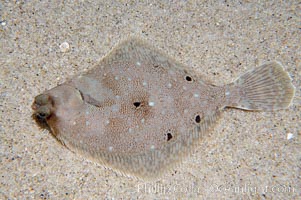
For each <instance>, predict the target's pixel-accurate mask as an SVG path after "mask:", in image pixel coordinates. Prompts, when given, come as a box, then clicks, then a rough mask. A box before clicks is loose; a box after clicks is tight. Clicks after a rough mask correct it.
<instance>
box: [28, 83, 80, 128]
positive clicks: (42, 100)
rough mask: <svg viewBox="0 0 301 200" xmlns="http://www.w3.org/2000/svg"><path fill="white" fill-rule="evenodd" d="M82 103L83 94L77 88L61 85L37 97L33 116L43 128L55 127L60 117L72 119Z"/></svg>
mask: <svg viewBox="0 0 301 200" xmlns="http://www.w3.org/2000/svg"><path fill="white" fill-rule="evenodd" d="M82 104H83V100H82V95H81V93H80V92H79V91H78V90H77V89H76V88H74V87H71V86H68V85H66V84H64V85H59V86H57V87H55V88H53V89H51V90H48V91H45V92H44V93H42V94H40V95H38V96H36V97H35V99H34V102H33V104H32V109H33V111H34V113H33V118H34V119H35V120H36V121H37V122H38V124H39V125H40V126H41V127H43V128H45V126H46V127H47V126H50V127H55V126H53V125H54V123H56V122H57V121H58V119H70V118H71V117H72V116H74V115H75V114H76V113H75V112H76V111H77V110H78V109H79V107H80V106H81V105H82Z"/></svg>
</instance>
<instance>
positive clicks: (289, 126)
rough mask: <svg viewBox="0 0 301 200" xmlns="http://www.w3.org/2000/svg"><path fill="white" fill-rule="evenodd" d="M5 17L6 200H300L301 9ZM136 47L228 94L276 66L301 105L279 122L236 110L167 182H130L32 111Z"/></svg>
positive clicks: (2, 128)
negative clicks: (121, 45)
mask: <svg viewBox="0 0 301 200" xmlns="http://www.w3.org/2000/svg"><path fill="white" fill-rule="evenodd" d="M213 2H215V3H213ZM0 9H1V10H0V13H1V16H0V20H1V23H0V66H1V70H0V109H1V112H0V113H1V118H0V136H1V139H0V154H1V157H0V158H1V161H0V162H1V164H0V175H1V177H0V199H300V196H301V189H300V188H301V177H300V176H301V170H300V167H301V145H300V134H301V120H300V117H301V116H300V115H301V108H300V106H301V103H300V100H301V99H300V75H301V69H300V68H301V61H300V58H301V51H300V50H301V49H300V46H301V42H300V41H301V30H300V28H301V16H300V14H301V5H300V1H286V2H282V1H260V2H257V3H252V1H208V2H207V3H200V2H199V1H160V3H159V2H157V1H151V0H149V1H143V2H142V1H141V3H134V2H128V1H119V2H110V1H84V0H82V1H64V2H63V3H62V2H61V1H1V3H0ZM130 36H135V37H138V38H141V39H143V40H145V41H148V42H149V43H152V44H153V45H154V46H156V47H157V48H159V49H161V50H162V51H164V52H166V53H167V54H168V55H170V56H171V57H174V58H175V59H176V60H178V61H180V62H182V63H183V64H185V65H186V66H187V67H189V68H191V69H194V70H195V71H196V73H201V74H203V76H205V77H206V78H207V79H209V80H212V82H213V83H214V84H218V85H222V84H225V83H229V82H230V81H232V80H234V79H235V78H236V77H238V76H239V75H240V74H242V73H243V72H245V71H246V70H248V69H251V68H253V67H255V66H259V65H260V64H262V63H264V62H266V61H270V60H277V61H279V62H281V63H282V64H283V65H284V67H285V69H286V70H287V71H288V72H289V74H290V76H291V77H292V79H293V84H294V85H295V86H296V97H295V99H294V100H293V103H292V106H291V107H290V108H289V109H287V110H282V111H278V112H245V111H241V110H238V109H227V110H226V111H225V112H224V113H223V116H222V118H221V119H220V120H219V122H218V123H217V125H216V127H215V129H214V130H213V131H212V132H210V133H208V135H207V136H206V137H204V140H203V142H202V143H201V144H200V145H199V147H198V148H197V149H196V150H195V153H194V154H193V155H192V156H190V157H188V158H187V159H185V160H184V162H183V164H182V165H181V166H179V167H175V168H174V169H172V171H171V172H170V173H167V174H166V175H164V176H163V177H162V178H161V179H160V180H158V181H155V182H144V181H142V180H135V179H133V178H128V177H124V176H120V175H118V174H116V173H115V172H113V171H111V170H108V169H105V168H103V167H102V166H99V165H97V164H94V163H93V162H91V161H89V160H87V159H86V158H84V157H82V156H79V155H75V154H74V153H72V152H71V151H69V150H68V149H67V148H65V147H64V146H62V145H61V144H60V143H58V142H57V141H56V140H55V138H54V137H52V136H51V134H50V133H49V132H48V131H47V130H42V129H40V128H39V127H38V126H37V124H36V123H35V122H34V121H33V120H32V118H31V114H32V109H31V104H32V102H33V99H34V97H35V96H36V95H38V94H39V93H41V92H43V91H45V90H47V89H50V88H52V87H54V86H56V85H58V84H60V83H63V82H64V81H65V80H67V79H68V78H71V77H72V76H74V75H76V74H79V73H81V72H83V71H85V70H87V69H91V68H92V67H93V66H94V65H96V64H97V63H98V62H99V61H100V60H101V58H102V57H103V56H105V55H106V53H108V52H109V51H110V50H111V49H112V48H113V47H114V46H115V45H116V44H118V42H120V41H122V40H124V39H126V38H128V37H130ZM63 42H67V43H68V44H69V45H70V49H69V51H67V52H62V51H61V49H60V47H59V46H60V44H62V43H63ZM288 136H289V137H288ZM291 136H292V137H291Z"/></svg>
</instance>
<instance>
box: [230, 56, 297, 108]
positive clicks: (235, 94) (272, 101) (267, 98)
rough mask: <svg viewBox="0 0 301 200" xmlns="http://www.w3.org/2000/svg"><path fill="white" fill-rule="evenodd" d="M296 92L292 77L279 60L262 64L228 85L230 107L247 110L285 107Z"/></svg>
mask: <svg viewBox="0 0 301 200" xmlns="http://www.w3.org/2000/svg"><path fill="white" fill-rule="evenodd" d="M231 93H232V95H230V94H231ZM294 94H295V87H294V86H293V84H292V82H291V78H290V77H289V75H288V73H287V72H286V71H284V69H283V67H282V65H281V64H280V63H278V62H270V63H266V64H264V65H261V66H260V67H258V68H255V69H253V70H251V71H249V72H247V73H245V74H243V75H242V76H240V77H239V78H238V79H237V80H236V81H234V82H233V83H231V84H229V85H228V86H227V87H226V97H227V95H228V96H229V97H228V101H227V102H228V105H229V107H236V108H241V109H245V110H262V111H272V110H279V109H285V108H287V107H289V105H290V104H291V102H292V99H293V97H294Z"/></svg>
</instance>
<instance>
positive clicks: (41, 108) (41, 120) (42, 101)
mask: <svg viewBox="0 0 301 200" xmlns="http://www.w3.org/2000/svg"><path fill="white" fill-rule="evenodd" d="M31 107H32V109H33V111H34V113H33V115H32V117H33V118H34V120H35V121H36V122H37V123H38V124H39V125H40V126H41V127H42V128H45V127H48V124H47V120H48V119H49V118H50V117H51V116H52V114H53V112H52V110H53V109H52V108H53V101H52V98H51V96H50V95H48V94H40V95H38V96H36V97H35V99H34V102H33V104H32V106H31Z"/></svg>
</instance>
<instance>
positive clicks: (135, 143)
mask: <svg viewBox="0 0 301 200" xmlns="http://www.w3.org/2000/svg"><path fill="white" fill-rule="evenodd" d="M294 93H295V88H294V86H293V85H292V83H291V79H290V77H289V75H288V73H287V72H285V71H284V69H283V67H282V65H281V64H280V63H278V62H269V63H266V64H263V65H261V66H259V67H257V68H254V69H252V70H250V71H248V72H246V73H245V74H243V75H241V76H240V77H239V78H237V79H236V80H235V81H234V82H232V83H229V84H227V85H224V86H216V85H213V84H211V83H209V82H208V81H205V79H203V78H202V77H201V75H199V74H198V73H197V72H195V71H192V70H191V69H189V68H188V67H186V66H184V65H182V64H180V63H178V62H177V61H175V60H174V59H172V58H170V57H169V56H167V55H165V54H164V53H162V52H160V51H159V50H157V49H155V48H154V47H152V46H151V45H148V44H146V43H145V42H142V41H140V40H138V39H129V40H127V41H124V42H122V43H120V44H119V45H118V46H117V47H115V48H114V49H113V50H112V51H111V52H110V53H109V54H108V55H106V56H105V57H104V58H103V59H102V60H101V62H100V63H98V64H97V65H96V66H95V67H94V68H92V69H91V70H90V71H88V72H86V73H84V74H81V75H78V76H75V77H73V78H71V79H70V80H68V81H66V82H65V83H63V84H61V85H59V86H57V87H55V88H52V89H50V90H47V91H45V92H44V93H42V94H40V95H38V96H36V97H35V100H34V103H33V105H32V108H33V110H34V114H33V116H34V118H35V119H37V121H39V122H41V123H44V124H47V126H48V127H49V128H50V130H51V132H52V134H53V135H54V136H55V137H56V138H57V139H58V140H59V141H60V142H61V143H62V144H63V145H65V146H66V147H68V148H69V149H70V150H72V151H74V152H76V153H80V154H82V155H84V156H86V157H88V158H90V159H93V160H94V161H96V162H98V163H100V164H102V165H104V166H105V167H108V168H111V169H113V170H115V171H118V172H121V173H122V174H125V175H129V176H133V177H139V178H142V179H154V178H159V177H160V176H161V175H162V174H163V173H164V172H166V171H168V170H171V169H172V168H173V167H174V166H175V165H176V164H178V163H181V160H182V159H183V158H185V157H186V156H188V155H189V154H191V153H192V152H193V150H194V149H195V147H197V145H198V144H199V143H200V142H201V141H202V138H203V137H204V135H206V133H208V132H209V131H210V129H211V128H212V127H213V125H214V124H215V123H216V122H217V119H218V118H219V116H220V114H221V112H222V111H223V110H224V109H225V108H226V107H235V108H240V109H243V110H256V111H275V110H279V109H285V108H287V107H288V106H289V105H290V103H291V102H292V99H293V97H294Z"/></svg>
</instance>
